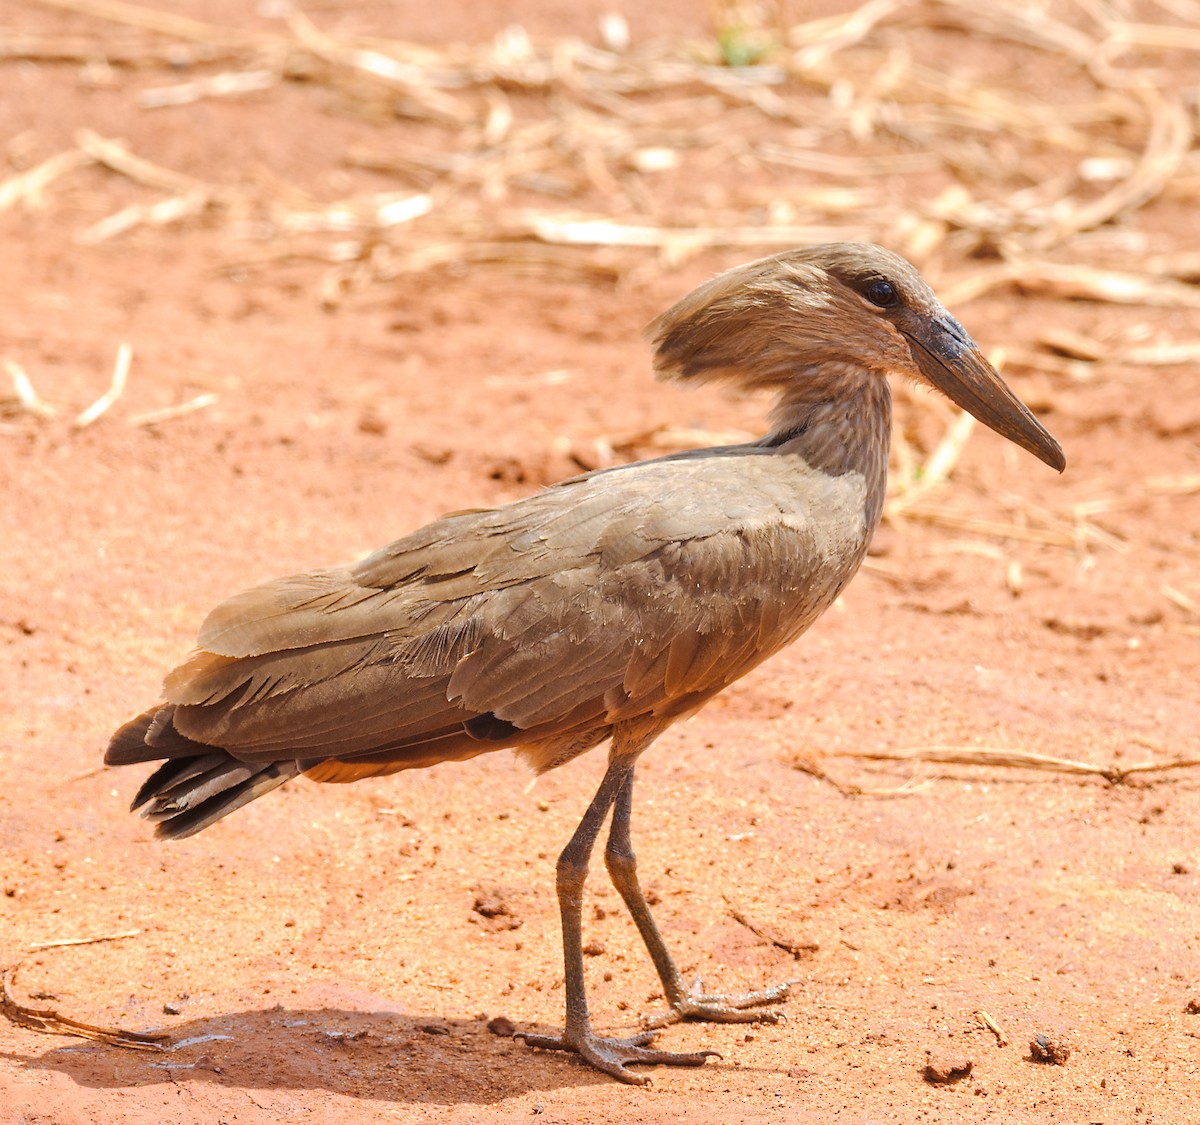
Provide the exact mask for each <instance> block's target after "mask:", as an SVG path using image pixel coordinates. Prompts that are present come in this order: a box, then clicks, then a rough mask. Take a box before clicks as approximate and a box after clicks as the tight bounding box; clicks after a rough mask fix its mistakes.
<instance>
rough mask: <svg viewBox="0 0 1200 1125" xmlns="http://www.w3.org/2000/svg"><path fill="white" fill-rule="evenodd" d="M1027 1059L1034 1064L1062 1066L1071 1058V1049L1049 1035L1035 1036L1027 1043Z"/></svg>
mask: <svg viewBox="0 0 1200 1125" xmlns="http://www.w3.org/2000/svg"><path fill="white" fill-rule="evenodd" d="M1029 1057H1030V1058H1031V1059H1033V1060H1034V1062H1041V1063H1049V1064H1051V1065H1052V1066H1063V1065H1065V1064H1066V1061H1067V1059H1069V1058H1070V1057H1071V1048H1070V1047H1068V1046H1067V1044H1066V1043H1064V1042H1063V1041H1062V1040H1061V1039H1055V1038H1054V1037H1053V1036H1051V1035H1035V1036H1034V1037H1033V1038H1032V1039H1031V1040H1030V1041H1029Z"/></svg>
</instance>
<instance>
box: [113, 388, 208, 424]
mask: <svg viewBox="0 0 1200 1125" xmlns="http://www.w3.org/2000/svg"><path fill="white" fill-rule="evenodd" d="M216 401H217V396H216V395H215V394H213V393H212V392H211V391H210V392H208V393H206V394H202V395H197V396H196V397H195V398H190V399H188V400H187V402H181V403H180V404H179V405H178V406H164V407H163V408H162V409H161V410H147V411H146V412H145V413H144V414H134V415H133V416H132V417H131V418H130V419H129V424H130V425H131V426H156V425H158V423H160V422H169V421H170V420H171V419H172V418H182V417H183V416H184V415H186V414H194V413H195V412H196V411H197V410H204V409H205V408H206V407H209V406H212V404H213V403H214V402H216Z"/></svg>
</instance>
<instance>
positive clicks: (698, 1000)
mask: <svg viewBox="0 0 1200 1125" xmlns="http://www.w3.org/2000/svg"><path fill="white" fill-rule="evenodd" d="M796 983H798V982H797V981H784V982H783V983H782V984H777V985H775V986H774V987H773V988H765V989H763V990H762V991H761V992H747V993H743V994H742V995H740V996H708V995H704V994H702V993H701V992H700V991H699V989H700V981H699V979H697V980H696V982H695V984H693V985H692V987H691V988H690V989H689V990H688V991H687V992H686V993H684V994H683V995H682V996H680V997H679V998H678V999H676V1000H673V1001H672V1002H671V1007H670V1009H669V1010H667V1011H665V1012H660V1013H659V1014H658V1015H656V1016H651V1017H650V1018H648V1019H647V1020H646V1021H645V1024H646V1027H648V1028H650V1029H652V1030H657V1029H658V1028H662V1027H667V1026H668V1025H670V1024H673V1023H679V1022H680V1021H682V1020H707V1021H709V1022H711V1023H779V1021H780V1020H784V1019H786V1018H787V1016H786V1015H785V1014H784V1013H783V1012H782V1011H779V1010H778V1009H776V1008H759V1007H758V1005H760V1004H772V1003H774V1002H775V1001H776V1000H782V999H784V998H785V997H786V996H787V994H788V991H789V990H790V989H791V987H792V985H793V984H796Z"/></svg>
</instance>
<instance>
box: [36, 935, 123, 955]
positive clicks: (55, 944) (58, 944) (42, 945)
mask: <svg viewBox="0 0 1200 1125" xmlns="http://www.w3.org/2000/svg"><path fill="white" fill-rule="evenodd" d="M141 932H142V931H141V930H122V931H121V932H120V933H119V934H98V935H97V936H96V937H81V938H58V939H57V940H55V941H35V942H31V943H30V945H29V948H30V950H31V951H32V952H36V951H37V950H39V949H62V948H65V947H66V946H68V945H97V944H99V943H100V942H102V941H121V940H122V939H124V938H131V937H137V936H138V934H140V933H141Z"/></svg>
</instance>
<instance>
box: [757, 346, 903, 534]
mask: <svg viewBox="0 0 1200 1125" xmlns="http://www.w3.org/2000/svg"><path fill="white" fill-rule="evenodd" d="M771 422H772V423H773V425H772V428H771V432H770V433H769V434H768V435H767V436H766V437H765V438H763V439H762V442H761V444H762V445H764V446H767V447H769V448H772V449H776V450H778V451H779V452H780V453H784V454H795V455H798V456H800V457H802V458H803V459H804V461H805V463H806V464H808V465H809V466H811V467H812V468H814V469H816V470H818V471H819V472H822V473H828V474H829V475H830V476H844V475H845V474H847V473H861V474H862V476H863V480H864V482H865V484H866V492H867V511H866V516H867V527H868V528H871V529H873V528H874V527H875V525H876V524H877V523H878V522H879V517H880V515H881V514H882V512H883V501H884V496H885V494H886V491H887V463H888V447H889V445H890V443H891V436H892V393H891V388H890V387H889V386H888V382H887V380H886V379H885V378H883V377H882V376H880V375H877V374H875V373H874V372H869V371H863V370H860V369H858V368H854V369H849V370H847V369H846V368H843V367H841V366H840V365H839V367H838V369H837V370H830V368H829V367H828V366H824V367H822V368H821V369H819V370H816V371H812V372H808V373H805V375H804V376H802V377H799V378H797V380H796V381H795V383H794V384H793V386H791V387H789V388H788V390H787V392H785V394H784V395H783V396H782V397H781V398H780V400H779V402H778V403H777V404H776V406H775V408H774V410H772V412H771Z"/></svg>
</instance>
